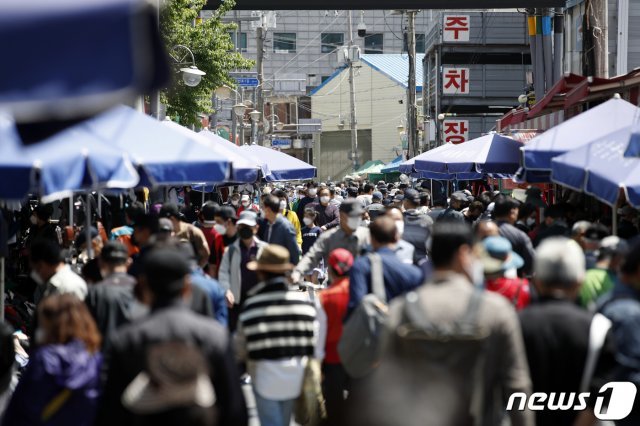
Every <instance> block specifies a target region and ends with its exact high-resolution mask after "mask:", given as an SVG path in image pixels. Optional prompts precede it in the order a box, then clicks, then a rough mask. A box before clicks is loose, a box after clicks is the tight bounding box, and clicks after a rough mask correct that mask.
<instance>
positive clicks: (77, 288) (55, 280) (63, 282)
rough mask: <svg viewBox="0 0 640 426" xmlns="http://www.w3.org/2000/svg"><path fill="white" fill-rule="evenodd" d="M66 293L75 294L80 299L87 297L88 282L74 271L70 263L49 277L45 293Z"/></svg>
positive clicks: (47, 294) (46, 294)
mask: <svg viewBox="0 0 640 426" xmlns="http://www.w3.org/2000/svg"><path fill="white" fill-rule="evenodd" d="M66 293H71V294H75V295H76V296H78V298H79V299H80V300H84V299H85V298H86V297H87V283H86V282H84V280H83V279H82V277H81V276H80V275H78V274H76V273H75V272H73V271H72V270H71V267H69V265H64V267H63V268H62V269H60V270H59V271H58V272H56V273H55V274H54V275H53V276H52V277H51V278H50V279H49V282H47V286H46V288H45V290H44V294H43V295H44V296H45V297H46V296H50V295H52V294H66Z"/></svg>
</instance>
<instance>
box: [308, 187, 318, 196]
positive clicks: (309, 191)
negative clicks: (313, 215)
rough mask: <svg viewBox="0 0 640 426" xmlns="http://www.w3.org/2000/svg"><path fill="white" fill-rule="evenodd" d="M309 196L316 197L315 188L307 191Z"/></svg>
mask: <svg viewBox="0 0 640 426" xmlns="http://www.w3.org/2000/svg"><path fill="white" fill-rule="evenodd" d="M307 195H309V197H312V198H313V197H315V196H316V189H315V188H310V189H309V190H307Z"/></svg>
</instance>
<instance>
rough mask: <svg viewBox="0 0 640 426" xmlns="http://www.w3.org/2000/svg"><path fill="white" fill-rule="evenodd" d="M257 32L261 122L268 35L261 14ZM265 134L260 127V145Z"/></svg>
mask: <svg viewBox="0 0 640 426" xmlns="http://www.w3.org/2000/svg"><path fill="white" fill-rule="evenodd" d="M256 31H257V36H258V39H257V46H258V52H257V58H256V69H257V71H258V87H257V93H256V95H257V96H256V109H257V110H258V111H260V120H262V118H263V117H264V98H263V96H262V95H263V92H262V91H263V89H264V87H263V79H264V40H265V38H266V33H267V22H266V19H265V16H264V14H263V13H262V12H261V14H260V24H259V25H258V28H256ZM263 135H264V132H263V131H261V130H260V127H258V137H257V139H258V141H257V143H258V145H262V144H263V143H264V137H263Z"/></svg>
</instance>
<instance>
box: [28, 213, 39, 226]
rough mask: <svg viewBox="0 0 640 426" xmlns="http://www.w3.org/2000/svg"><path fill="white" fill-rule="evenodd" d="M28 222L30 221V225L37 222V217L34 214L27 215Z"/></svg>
mask: <svg viewBox="0 0 640 426" xmlns="http://www.w3.org/2000/svg"><path fill="white" fill-rule="evenodd" d="M29 222H31V224H32V225H35V224H36V223H38V218H37V217H35V216H34V215H31V216H30V217H29Z"/></svg>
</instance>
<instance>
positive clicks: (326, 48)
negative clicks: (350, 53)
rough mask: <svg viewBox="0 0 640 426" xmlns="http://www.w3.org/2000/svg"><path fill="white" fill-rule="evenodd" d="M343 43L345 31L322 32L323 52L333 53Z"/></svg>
mask: <svg viewBox="0 0 640 426" xmlns="http://www.w3.org/2000/svg"><path fill="white" fill-rule="evenodd" d="M343 44H344V34H343V33H322V47H321V52H322V53H331V52H333V51H334V50H336V49H337V48H338V47H340V46H342V45H343Z"/></svg>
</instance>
